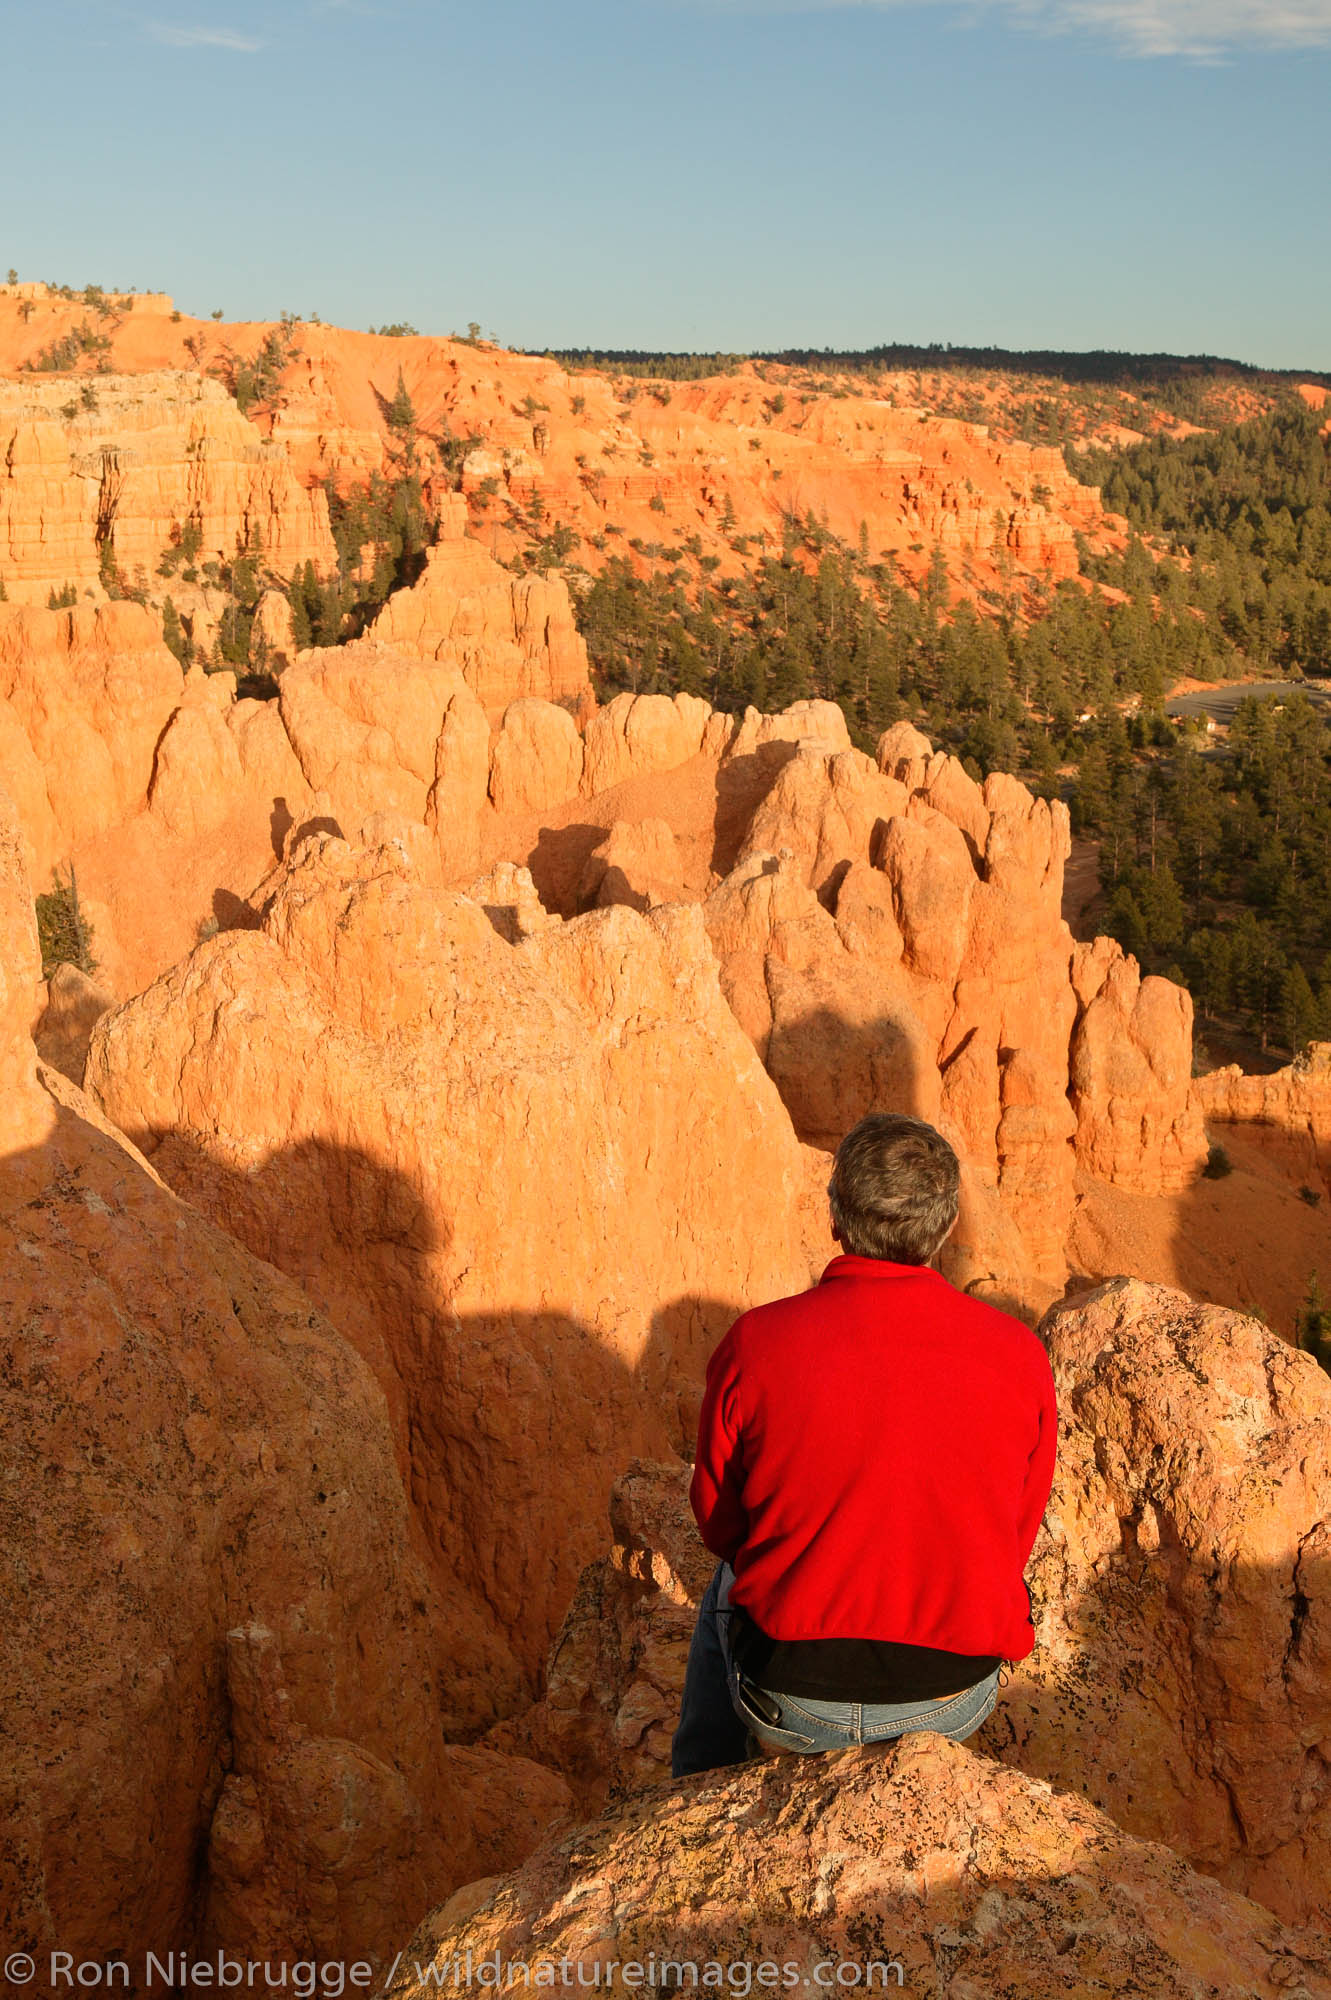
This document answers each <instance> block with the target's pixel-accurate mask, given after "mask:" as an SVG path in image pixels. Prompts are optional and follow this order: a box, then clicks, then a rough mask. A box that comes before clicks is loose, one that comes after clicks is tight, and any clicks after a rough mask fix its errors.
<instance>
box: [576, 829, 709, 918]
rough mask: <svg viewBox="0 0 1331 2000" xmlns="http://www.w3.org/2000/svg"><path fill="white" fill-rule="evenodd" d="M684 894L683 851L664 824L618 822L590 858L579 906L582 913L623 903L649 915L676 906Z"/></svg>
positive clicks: (583, 880) (580, 891) (583, 879)
mask: <svg viewBox="0 0 1331 2000" xmlns="http://www.w3.org/2000/svg"><path fill="white" fill-rule="evenodd" d="M683 895H684V871H683V867H682V865H681V862H680V856H679V849H678V847H677V846H676V845H675V836H674V834H673V833H672V832H671V831H670V828H669V827H668V826H667V824H666V822H665V821H664V820H663V819H643V820H622V819H617V820H616V821H615V823H614V825H613V826H612V827H611V829H610V831H609V832H608V833H607V834H606V836H605V839H604V840H602V841H601V842H599V844H598V845H597V846H596V847H594V848H593V849H592V852H591V854H590V856H589V857H588V860H587V865H586V867H585V868H584V869H583V871H582V881H581V884H580V885H579V889H578V902H579V904H580V906H581V907H582V908H584V909H587V908H590V907H591V906H592V905H596V906H597V907H598V908H601V909H606V908H608V907H609V906H610V904H612V903H623V904H625V905H627V907H628V908H629V909H631V910H649V909H651V908H652V907H653V905H654V904H656V903H677V902H679V901H681V900H682V898H683Z"/></svg>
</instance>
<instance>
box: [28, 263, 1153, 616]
mask: <svg viewBox="0 0 1331 2000" xmlns="http://www.w3.org/2000/svg"><path fill="white" fill-rule="evenodd" d="M89 335H91V337H92V340H93V341H104V342H105V343H106V347H105V350H104V351H103V352H102V353H101V354H100V355H99V365H100V362H101V361H104V362H105V363H106V365H107V366H109V367H110V368H111V369H112V370H114V372H115V374H116V376H118V377H119V376H139V377H144V376H149V375H154V374H156V375H159V376H161V377H162V378H163V379H169V378H171V377H172V376H174V377H175V378H176V379H178V380H184V381H192V382H193V383H195V384H197V383H198V382H199V380H200V378H208V377H211V376H212V375H214V374H221V375H223V376H226V377H227V378H228V379H230V378H233V377H234V375H235V373H236V370H237V368H238V367H240V366H245V365H250V366H252V365H253V363H254V362H255V360H256V357H258V356H259V354H260V352H261V350H263V348H264V346H265V343H269V342H271V341H272V340H273V338H274V337H275V336H276V337H277V338H278V340H279V342H280V366H279V367H278V368H277V370H276V377H277V379H276V381H275V384H274V385H273V386H272V387H271V389H270V390H269V392H268V393H267V394H266V395H265V397H264V398H263V400H262V401H261V402H260V404H259V405H258V406H257V407H256V409H255V413H254V417H255V425H256V426H257V427H258V428H261V429H262V431H263V432H264V433H265V434H266V435H267V437H268V438H269V439H270V440H271V443H272V445H273V447H274V450H275V451H276V452H277V453H278V454H279V455H280V460H281V462H282V464H283V465H284V466H286V467H287V468H289V471H290V473H291V474H294V476H295V478H296V479H297V480H298V481H299V482H301V483H302V484H306V483H308V482H310V481H313V480H315V479H323V478H332V479H334V480H335V481H338V482H341V483H344V484H345V483H347V482H349V481H360V480H363V479H364V478H365V477H366V476H367V475H369V474H371V473H374V472H378V471H381V470H384V469H386V468H387V467H388V466H389V464H390V462H391V461H392V460H393V459H394V457H395V456H396V455H398V453H399V447H400V439H399V438H397V437H396V436H395V434H394V432H393V430H392V428H391V426H390V424H389V421H388V416H389V411H390V409H391V407H392V404H393V400H394V397H395V395H396V393H397V388H398V384H399V381H400V382H401V383H402V385H403V387H405V389H406V391H407V393H408V395H409V397H410V399H411V402H412V406H413V409H414V411H415V417H416V434H415V450H416V454H417V462H418V463H419V464H420V465H421V467H422V468H423V469H425V470H426V471H431V470H434V471H435V472H436V473H440V474H442V473H443V470H444V468H445V465H447V467H448V477H460V479H461V486H462V491H463V494H464V495H465V498H466V502H467V505H468V508H469V511H470V514H471V518H472V522H473V525H474V526H475V527H476V528H477V530H478V532H482V533H483V534H484V535H485V537H486V539H487V541H492V542H493V545H494V546H495V548H496V549H497V550H498V551H499V553H500V554H503V555H508V554H510V553H511V552H513V551H515V550H516V549H518V548H520V547H522V546H524V545H525V544H526V543H527V542H528V541H529V540H530V539H531V524H532V523H533V522H534V523H536V524H537V525H538V526H540V525H545V526H546V527H547V528H548V527H549V526H552V525H555V524H558V525H560V526H563V527H566V528H568V529H570V530H571V531H572V532H573V533H575V534H576V535H577V536H578V537H579V539H580V547H579V551H578V554H579V560H580V561H582V562H584V563H585V564H586V565H587V566H588V567H590V568H593V569H595V568H596V567H598V566H599V564H600V563H601V562H602V561H604V560H605V558H606V556H607V554H609V553H613V552H614V551H615V550H616V548H618V549H620V550H627V549H628V548H629V545H630V544H631V543H633V542H635V541H636V542H638V543H641V544H642V545H643V546H644V547H653V546H655V547H662V546H667V545H681V546H682V545H685V544H695V545H696V548H695V553H694V557H693V558H691V559H702V558H704V557H705V558H709V559H710V558H714V559H715V560H716V561H717V562H718V563H719V564H720V565H721V566H722V568H723V569H724V570H726V571H730V572H733V571H735V570H737V569H739V568H740V567H741V565H742V561H743V558H742V557H740V556H738V555H737V553H736V550H735V548H734V546H733V544H734V540H735V538H736V537H738V536H747V537H750V538H752V539H754V540H756V541H757V542H759V543H761V544H766V545H769V546H772V547H779V546H780V543H781V537H782V533H783V527H784V523H785V521H786V519H787V518H788V517H789V515H790V514H791V513H792V512H793V513H795V514H797V515H799V516H800V517H805V516H808V515H813V516H814V517H816V518H817V519H818V520H820V521H822V522H824V523H825V524H826V525H827V526H828V527H829V528H830V529H831V531H832V532H833V533H834V534H837V535H839V536H840V537H841V538H842V539H843V540H845V541H847V542H850V543H852V544H854V543H855V542H856V541H857V539H858V537H859V536H860V533H861V528H862V527H863V530H864V532H865V534H866V535H867V537H868V540H869V544H870V547H871V548H872V550H873V552H874V553H875V555H877V554H879V553H880V552H881V553H885V554H890V555H891V556H892V558H893V559H894V561H895V562H896V563H897V564H898V565H899V567H900V569H901V571H902V573H903V574H904V575H906V576H908V577H920V576H922V575H923V574H924V572H925V571H926V570H927V568H928V565H929V560H930V557H931V555H932V552H933V550H934V549H935V548H937V549H939V550H941V552H942V554H943V558H944V561H945V563H946V565H947V568H948V570H949V573H950V575H951V577H952V580H953V584H954V587H955V588H956V589H957V590H958V591H960V592H961V593H962V594H965V595H969V596H973V597H974V596H978V595H980V594H981V593H983V592H984V591H985V590H986V589H991V588H994V587H998V588H1000V589H1007V588H1009V587H1010V586H1011V584H1012V583H1013V581H1014V580H1015V581H1018V582H1020V580H1021V579H1023V578H1027V577H1032V576H1035V577H1041V578H1044V577H1054V578H1058V577H1066V576H1072V575H1075V574H1076V571H1077V554H1076V545H1075V537H1076V535H1077V534H1078V533H1087V534H1089V535H1090V536H1091V537H1092V539H1093V541H1095V542H1096V543H1097V544H1102V543H1103V542H1104V541H1105V540H1106V539H1114V538H1115V537H1116V536H1117V535H1118V533H1119V530H1120V527H1121V524H1118V523H1116V522H1114V521H1113V520H1111V519H1110V518H1108V517H1106V516H1105V515H1104V514H1103V513H1102V511H1101V509H1100V505H1099V499H1098V495H1097V494H1095V492H1094V491H1093V490H1092V489H1089V488H1087V487H1083V486H1080V485H1078V484H1077V483H1076V481H1074V480H1073V479H1072V478H1071V477H1070V476H1069V474H1068V472H1067V469H1066V467H1065V466H1064V463H1063V459H1062V455H1061V453H1059V452H1057V451H1055V450H1051V449H1043V448H1033V447H1031V446H1028V445H1025V444H1021V443H1019V442H1015V441H1013V440H1012V439H1011V438H1010V437H1004V436H1003V435H1002V434H1001V433H999V432H997V431H995V430H993V429H992V428H991V427H990V425H989V424H987V423H985V422H975V421H966V420H963V419H959V418H957V417H955V416H950V415H942V414H939V413H938V409H939V403H940V401H942V402H946V400H947V399H948V398H949V397H950V395H951V393H952V385H949V384H946V383H945V382H941V381H933V382H931V381H929V380H928V379H927V378H926V377H924V376H920V375H914V376H905V375H901V376H896V377H885V378H883V380H882V381H880V382H876V383H867V384H866V383H855V384H851V383H848V382H847V381H846V380H844V379H836V378H829V377H819V376H817V375H814V374H810V373H809V372H808V371H791V370H780V369H778V370H775V371H771V380H770V381H769V380H768V379H766V371H765V372H764V373H760V372H759V371H758V370H757V369H755V368H754V367H752V366H750V365H744V366H742V367H741V368H739V370H738V372H736V373H735V374H733V375H729V376H718V377H715V378H712V379H709V380H705V381H701V382H690V383H673V384H672V383H646V382H638V381H631V380H623V379H618V380H617V379H615V378H613V377H610V376H608V375H605V374H601V373H588V374H581V375H580V374H576V373H570V372H569V371H567V370H566V369H564V368H563V367H561V366H560V365H559V364H558V363H556V362H552V361H549V360H546V359H545V358H544V357H541V356H536V355H524V354H513V353H508V352H505V351H504V350H503V349H502V348H500V347H497V346H495V345H493V344H491V343H489V342H480V343H476V342H470V341H464V340H460V339H457V338H450V339H438V338H433V337H426V336H408V337H405V338H388V337H384V336H382V335H374V334H362V333H356V332H352V331H350V330H347V329H343V328H336V327H326V326H322V325H319V324H316V323H311V322H305V323H299V324H295V325H289V326H287V327H284V328H275V327H273V326H271V325H262V324H239V325H236V324H222V325H218V324H215V323H213V322H211V321H209V320H198V319H194V318H192V317H191V316H189V315H187V314H177V313H175V312H174V311H173V309H172V306H171V301H170V300H169V299H166V298H164V297H162V296H161V295H142V296H136V297H123V298H114V299H107V300H105V301H102V302H100V303H94V305H93V306H92V308H91V309H90V307H89V305H88V303H87V302H86V301H84V300H83V299H81V298H65V297H62V296H60V295H59V294H57V293H54V292H51V291H49V290H48V288H47V287H45V286H42V285H23V286H18V287H10V286H0V371H3V372H6V373H9V374H11V375H18V371H19V370H21V369H24V368H33V367H35V366H36V365H37V364H38V362H39V361H41V360H42V359H43V357H45V359H46V362H47V364H48V365H49V361H50V358H51V356H52V354H53V353H57V352H58V351H59V350H60V348H61V343H70V342H71V341H72V342H73V344H74V346H73V352H72V353H71V355H70V356H69V358H68V359H67V361H66V367H67V368H68V369H70V370H77V369H78V368H80V367H83V368H85V369H86V368H89V367H91V366H92V355H91V351H89V353H87V354H86V355H80V353H79V351H78V349H79V344H80V342H83V341H86V339H87V336H89ZM71 380H75V378H74V376H73V375H72V374H71V373H66V374H63V375H62V376H61V377H60V378H58V381H57V383H56V384H55V385H54V387H53V388H52V389H51V390H50V392H49V393H50V394H51V395H52V396H54V397H56V398H58V399H59V401H58V402H57V403H56V405H55V407H56V408H57V409H58V408H59V407H60V406H61V405H62V404H63V403H65V402H67V401H69V400H70V398H71V390H70V386H69V385H70V382H71ZM21 382H22V391H23V393H26V392H27V390H28V387H29V385H31V384H33V383H37V384H41V385H42V386H43V389H45V384H44V382H43V378H42V376H40V375H38V376H35V377H34V376H33V375H31V374H27V375H24V376H22V378H21ZM1043 386H1045V387H1046V388H1047V390H1048V392H1050V393H1053V394H1055V395H1056V394H1057V393H1058V389H1057V385H1052V384H1051V385H1043ZM78 396H79V387H78V383H77V380H75V388H74V392H73V400H74V401H76V402H77V401H78ZM228 553H230V551H228ZM60 581H63V578H62V579H60ZM43 595H44V593H43Z"/></svg>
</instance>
